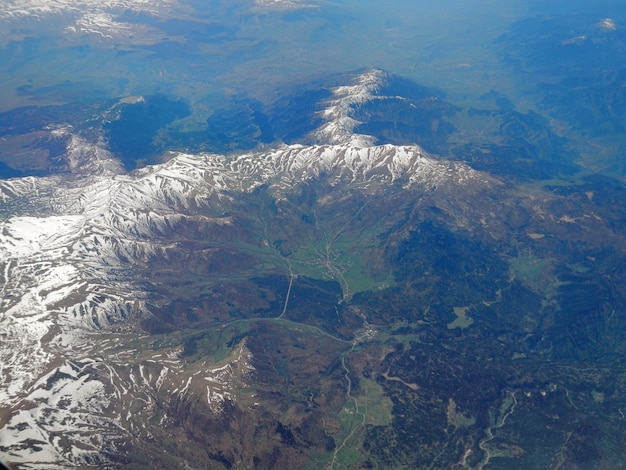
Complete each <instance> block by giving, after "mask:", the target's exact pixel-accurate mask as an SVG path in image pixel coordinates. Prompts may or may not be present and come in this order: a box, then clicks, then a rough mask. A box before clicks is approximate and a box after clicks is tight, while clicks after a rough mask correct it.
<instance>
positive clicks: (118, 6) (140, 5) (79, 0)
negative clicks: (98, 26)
mask: <svg viewBox="0 0 626 470" xmlns="http://www.w3.org/2000/svg"><path fill="white" fill-rule="evenodd" d="M175 3H177V2H176V0H5V1H4V2H2V8H0V18H11V17H19V16H35V17H43V16H45V15H48V14H53V13H67V12H70V13H77V14H82V13H84V12H94V11H96V12H98V11H99V12H102V11H112V10H116V11H123V10H132V11H142V12H147V13H156V12H158V11H160V9H161V8H164V7H170V6H172V5H174V4H175Z"/></svg>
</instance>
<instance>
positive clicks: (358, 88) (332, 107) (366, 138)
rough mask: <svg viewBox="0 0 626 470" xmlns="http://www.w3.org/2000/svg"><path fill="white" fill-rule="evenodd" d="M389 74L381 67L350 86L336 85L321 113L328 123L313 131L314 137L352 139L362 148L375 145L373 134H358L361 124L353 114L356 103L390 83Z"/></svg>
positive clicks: (335, 140) (327, 141) (318, 140)
mask: <svg viewBox="0 0 626 470" xmlns="http://www.w3.org/2000/svg"><path fill="white" fill-rule="evenodd" d="M388 80H389V74H388V73H387V72H385V71H383V70H380V69H372V70H369V71H367V72H365V73H362V74H360V75H358V76H356V77H355V79H354V82H353V83H352V84H351V85H344V86H339V87H336V88H334V89H333V90H332V93H333V96H332V97H331V98H330V99H329V100H327V101H326V102H325V103H324V105H325V106H326V107H325V108H324V109H323V110H322V111H320V112H319V114H320V115H321V117H322V119H323V120H324V121H325V123H324V124H323V125H322V126H320V127H319V128H318V129H316V130H315V131H314V132H313V133H312V136H311V138H312V140H313V141H314V142H316V143H320V144H340V143H345V142H351V143H353V144H354V145H358V146H361V147H369V146H372V145H374V144H375V142H376V139H375V138H374V137H372V136H370V135H362V134H355V133H354V129H355V128H356V127H357V126H358V125H359V124H361V122H359V121H357V120H356V119H354V118H353V117H352V116H351V111H352V109H353V108H354V107H355V106H358V105H361V104H364V103H366V102H368V101H371V100H373V99H376V98H375V94H376V93H377V92H378V91H379V90H380V89H381V88H382V87H383V86H385V85H386V84H387V83H388Z"/></svg>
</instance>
